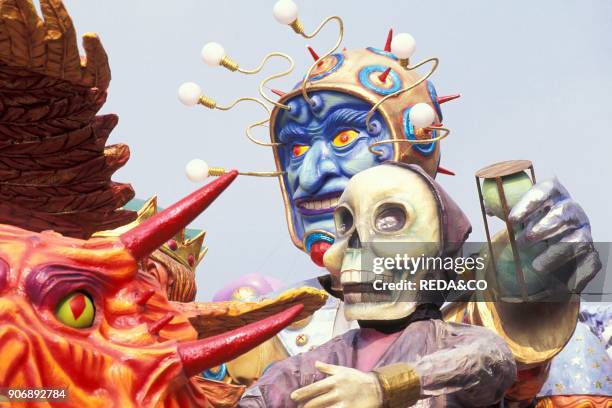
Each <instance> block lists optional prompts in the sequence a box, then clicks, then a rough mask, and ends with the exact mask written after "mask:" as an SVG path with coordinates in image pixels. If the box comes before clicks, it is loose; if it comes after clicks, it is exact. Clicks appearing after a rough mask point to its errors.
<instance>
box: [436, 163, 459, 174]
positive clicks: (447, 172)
mask: <svg viewBox="0 0 612 408" xmlns="http://www.w3.org/2000/svg"><path fill="white" fill-rule="evenodd" d="M438 173H441V174H446V175H447V176H454V175H455V172H453V171H450V170H448V169H445V168H444V167H442V166H440V165H438Z"/></svg>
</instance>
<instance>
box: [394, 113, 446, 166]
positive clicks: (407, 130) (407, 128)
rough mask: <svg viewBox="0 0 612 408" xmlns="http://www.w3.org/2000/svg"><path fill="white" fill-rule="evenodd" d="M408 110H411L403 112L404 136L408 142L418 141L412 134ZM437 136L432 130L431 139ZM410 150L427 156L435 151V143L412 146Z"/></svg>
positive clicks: (412, 128)
mask: <svg viewBox="0 0 612 408" xmlns="http://www.w3.org/2000/svg"><path fill="white" fill-rule="evenodd" d="M410 109H411V108H408V109H406V110H405V111H404V120H403V123H404V135H406V139H408V140H418V139H417V137H416V134H415V133H414V126H413V125H412V123H411V122H410V116H409V115H410ZM437 134H438V132H437V131H436V130H433V131H432V132H431V138H432V139H433V138H435V137H436V135H437ZM412 148H413V149H415V150H416V151H417V152H419V153H421V154H422V155H424V156H429V155H430V154H432V153H433V151H434V150H435V149H436V142H431V143H427V144H413V145H412Z"/></svg>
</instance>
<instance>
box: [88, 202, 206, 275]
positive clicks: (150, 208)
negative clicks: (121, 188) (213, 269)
mask: <svg viewBox="0 0 612 408" xmlns="http://www.w3.org/2000/svg"><path fill="white" fill-rule="evenodd" d="M158 210H161V209H160V208H158V207H157V196H153V197H151V198H149V199H148V200H147V201H146V202H145V203H144V204H143V205H142V207H141V208H140V210H138V213H137V214H138V216H137V217H136V220H134V221H133V222H131V223H129V224H126V225H123V226H121V227H119V228H116V229H113V230H107V231H98V232H96V233H95V234H94V235H93V236H94V237H114V236H118V235H121V234H122V233H124V232H126V231H128V230H130V229H132V228H134V227H135V226H136V225H139V224H141V223H142V222H144V221H145V220H147V219H149V218H151V217H152V216H153V215H155V214H157V212H158ZM187 235H189V234H188V233H186V231H185V229H182V230H181V231H180V232H179V233H178V234H176V235H175V236H174V237H173V238H172V239H171V240H169V241H168V242H166V243H165V244H164V245H162V246H161V247H160V248H159V250H160V251H162V252H163V253H164V254H166V255H168V256H169V257H171V258H172V259H174V260H175V261H177V262H179V263H180V264H181V265H183V266H185V267H187V268H189V269H191V270H195V268H196V266H198V264H199V263H200V261H201V260H202V258H203V257H204V255H206V252H208V247H205V246H204V247H203V246H202V244H203V243H204V237H205V236H206V231H199V232H197V233H196V234H195V235H194V236H193V237H192V238H187Z"/></svg>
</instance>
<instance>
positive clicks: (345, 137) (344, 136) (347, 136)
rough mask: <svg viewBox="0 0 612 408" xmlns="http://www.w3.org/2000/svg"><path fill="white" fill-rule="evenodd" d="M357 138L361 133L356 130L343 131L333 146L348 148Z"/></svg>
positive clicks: (335, 138)
mask: <svg viewBox="0 0 612 408" xmlns="http://www.w3.org/2000/svg"><path fill="white" fill-rule="evenodd" d="M357 136H359V132H357V131H356V130H352V129H349V130H343V131H342V132H340V133H338V134H337V135H336V137H334V140H332V144H333V145H334V146H336V147H344V146H348V145H350V144H351V143H353V140H355V138H356V137H357Z"/></svg>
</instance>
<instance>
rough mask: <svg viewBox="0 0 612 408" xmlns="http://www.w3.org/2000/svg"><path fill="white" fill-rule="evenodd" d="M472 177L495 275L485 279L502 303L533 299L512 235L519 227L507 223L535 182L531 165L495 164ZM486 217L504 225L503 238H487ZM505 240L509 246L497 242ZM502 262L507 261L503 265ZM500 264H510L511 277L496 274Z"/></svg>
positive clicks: (512, 161) (522, 163)
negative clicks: (493, 218)
mask: <svg viewBox="0 0 612 408" xmlns="http://www.w3.org/2000/svg"><path fill="white" fill-rule="evenodd" d="M527 170H529V173H530V175H531V177H530V176H529V175H528V174H527V173H526V171H527ZM475 177H476V186H477V189H478V197H479V199H480V209H481V212H482V219H483V222H484V226H485V232H486V236H487V244H488V248H489V257H490V258H489V259H490V262H491V265H492V266H493V270H494V271H495V272H496V276H497V277H496V278H495V279H488V281H489V282H491V281H493V282H496V283H497V285H496V286H497V287H496V288H495V292H496V293H500V294H501V299H502V300H505V301H511V302H516V301H527V300H533V297H530V296H529V293H530V290H529V289H530V288H529V286H530V285H529V283H530V282H526V280H525V274H524V271H523V265H522V263H521V256H520V253H519V250H518V245H517V242H516V235H515V234H516V233H518V232H519V231H520V229H521V228H522V227H521V226H516V225H512V223H511V222H510V220H509V215H510V211H511V210H512V207H514V206H515V205H516V204H517V203H518V201H519V200H520V198H521V197H522V196H523V195H524V194H525V193H526V192H527V191H528V190H529V189H530V188H531V186H532V185H534V184H535V183H536V176H535V171H534V169H533V164H532V163H531V161H529V160H509V161H504V162H499V163H495V164H492V165H490V166H487V167H484V168H482V169H480V170H478V171H477V172H476V174H475ZM481 179H482V181H481ZM487 215H491V216H495V217H497V218H499V219H501V220H502V221H503V222H504V224H505V226H506V232H505V233H504V234H505V235H502V236H500V237H494V238H492V237H491V233H490V230H489V222H488V217H487ZM506 237H507V241H508V242H509V243H510V246H509V247H508V246H507V242H504V243H503V244H501V243H500V242H503V241H506V239H505V238H506ZM496 238H501V239H496ZM505 259H507V261H508V262H504V260H505ZM504 264H507V265H512V267H513V268H514V274H512V271H500V269H503V265H504ZM504 272H505V273H504ZM499 276H506V277H509V276H513V277H514V279H515V281H513V279H512V278H508V279H504V278H501V279H500V278H498V277H499ZM531 286H533V284H532V285H531ZM517 289H518V290H517ZM517 294H520V299H519V298H518V297H517V296H516V295H517Z"/></svg>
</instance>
